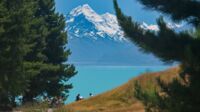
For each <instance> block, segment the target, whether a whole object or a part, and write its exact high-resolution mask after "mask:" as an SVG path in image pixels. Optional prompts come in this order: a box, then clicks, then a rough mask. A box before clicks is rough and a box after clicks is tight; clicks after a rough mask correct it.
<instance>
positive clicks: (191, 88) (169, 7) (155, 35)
mask: <svg viewBox="0 0 200 112" xmlns="http://www.w3.org/2000/svg"><path fill="white" fill-rule="evenodd" d="M138 1H139V2H140V3H142V4H144V5H145V6H146V7H147V8H150V9H153V10H157V11H160V12H162V13H164V14H166V15H169V16H170V17H171V18H172V20H174V21H175V22H179V21H185V22H188V23H189V24H192V26H193V29H194V33H191V32H189V31H182V32H176V31H174V30H173V29H170V28H168V27H167V25H166V23H165V21H164V19H163V18H162V17H161V18H160V19H158V20H157V23H158V26H159V31H158V32H152V31H149V30H144V29H142V28H141V27H140V24H139V23H137V22H135V21H133V20H132V18H131V17H127V16H125V15H124V14H123V13H122V11H121V9H120V8H119V7H118V4H117V1H116V0H114V5H115V10H116V13H117V18H118V21H119V24H120V26H121V27H122V29H123V30H124V32H125V33H126V36H127V37H129V39H130V40H131V41H132V42H134V43H135V44H136V45H137V46H139V47H140V48H141V50H142V51H143V52H145V53H153V54H154V55H155V56H157V57H158V58H160V59H161V60H162V61H164V62H175V61H176V62H180V63H181V68H182V71H181V73H180V77H181V78H182V79H181V81H180V80H178V79H174V81H173V82H171V83H170V84H165V83H164V82H162V81H161V80H160V79H158V84H159V85H160V87H161V89H162V92H165V93H166V94H167V97H162V96H159V94H158V93H155V95H156V96H157V100H156V102H153V101H151V100H146V101H145V103H146V104H147V105H148V104H151V106H153V107H154V108H157V109H158V110H159V111H166V112H198V111H200V105H199V104H200V89H199V87H200V82H199V80H200V75H199V74H200V52H199V49H200V35H199V33H200V32H199V28H200V13H199V12H200V2H199V1H198V0H171V1H169V0H138ZM141 94H143V95H139V96H144V97H149V96H148V94H147V93H141ZM155 98H156V97H155ZM143 99H144V98H143ZM146 99H150V98H146Z"/></svg>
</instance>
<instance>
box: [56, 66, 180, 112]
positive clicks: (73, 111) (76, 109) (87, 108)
mask: <svg viewBox="0 0 200 112" xmlns="http://www.w3.org/2000/svg"><path fill="white" fill-rule="evenodd" d="M178 71H179V68H177V67H176V68H171V69H168V70H165V71H162V72H155V73H145V74H143V75H140V76H139V77H136V78H134V79H132V80H130V81H129V82H128V83H126V84H124V85H122V86H120V87H118V88H116V89H113V90H111V91H108V92H106V93H103V94H101V95H98V96H95V97H92V98H90V99H86V100H82V101H79V102H75V103H72V104H69V105H66V106H64V107H63V108H61V109H59V110H58V112H144V106H143V104H142V103H141V102H140V101H139V100H137V99H136V98H135V97H134V85H135V81H139V82H140V84H141V86H142V88H143V89H146V90H151V89H154V88H159V87H158V86H157V84H156V78H157V77H160V78H161V79H162V80H163V81H165V82H166V83H168V82H170V81H171V80H172V79H173V78H176V77H178Z"/></svg>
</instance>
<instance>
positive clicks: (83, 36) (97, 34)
mask: <svg viewBox="0 0 200 112" xmlns="http://www.w3.org/2000/svg"><path fill="white" fill-rule="evenodd" d="M66 24H67V27H66V30H67V32H68V37H69V38H68V48H70V50H71V52H72V55H71V56H70V58H69V62H70V63H73V64H75V65H97V66H100V65H109V66H154V65H155V66H158V65H163V63H162V62H161V61H160V60H159V59H157V58H156V57H154V56H153V55H152V54H144V53H143V52H141V51H140V50H139V48H138V47H137V46H135V45H134V44H133V43H132V42H130V41H129V40H128V39H127V38H125V35H124V32H123V31H122V29H121V28H120V26H119V25H118V21H117V18H116V16H115V15H114V14H110V13H105V14H101V15H100V14H98V13H96V12H95V11H94V10H93V9H92V8H91V7H90V6H89V5H87V4H85V5H82V6H78V7H76V8H74V9H73V10H72V11H71V12H70V13H69V14H67V15H66ZM141 27H142V28H144V29H150V30H153V31H158V30H159V29H158V27H157V26H156V25H147V24H146V23H143V24H142V25H141Z"/></svg>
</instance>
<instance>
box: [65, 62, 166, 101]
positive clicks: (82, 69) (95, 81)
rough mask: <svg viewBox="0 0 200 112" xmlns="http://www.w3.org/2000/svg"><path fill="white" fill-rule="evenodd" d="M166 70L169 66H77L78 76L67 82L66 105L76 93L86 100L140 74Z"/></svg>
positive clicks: (72, 99) (73, 98)
mask: <svg viewBox="0 0 200 112" xmlns="http://www.w3.org/2000/svg"><path fill="white" fill-rule="evenodd" d="M167 68H169V66H77V67H76V69H77V71H78V74H77V75H76V76H74V77H73V78H72V79H70V81H69V82H70V83H72V84H73V89H71V90H70V93H69V95H70V96H69V97H68V100H67V101H66V103H71V102H73V101H74V100H75V97H76V95H77V94H78V93H80V94H81V96H83V97H84V98H88V97H89V93H92V94H93V95H97V94H100V93H103V92H106V91H108V90H111V89H113V88H116V87H118V86H120V85H122V84H124V83H126V82H127V81H128V80H130V79H132V78H134V77H136V76H138V75H140V74H142V73H145V72H155V71H161V70H165V69H167Z"/></svg>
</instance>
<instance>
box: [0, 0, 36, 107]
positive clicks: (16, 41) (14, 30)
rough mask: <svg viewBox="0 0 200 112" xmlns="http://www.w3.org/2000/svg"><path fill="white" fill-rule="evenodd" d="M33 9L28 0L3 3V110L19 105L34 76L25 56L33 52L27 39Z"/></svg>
mask: <svg viewBox="0 0 200 112" xmlns="http://www.w3.org/2000/svg"><path fill="white" fill-rule="evenodd" d="M32 8H33V2H29V3H28V2H27V0H9V1H7V0H1V1H0V111H4V110H8V109H11V108H12V107H13V106H15V98H16V97H17V96H19V95H21V94H23V92H24V91H25V89H26V88H27V86H28V80H29V78H30V77H31V75H29V74H27V72H26V70H30V69H29V66H26V65H27V64H28V62H25V61H24V56H25V55H26V54H27V53H28V52H29V51H30V50H31V49H30V46H29V45H28V44H27V40H28V39H29V38H30V36H29V35H30V34H29V33H30V32H29V27H30V21H32V19H31V17H32ZM30 73H31V72H30Z"/></svg>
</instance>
